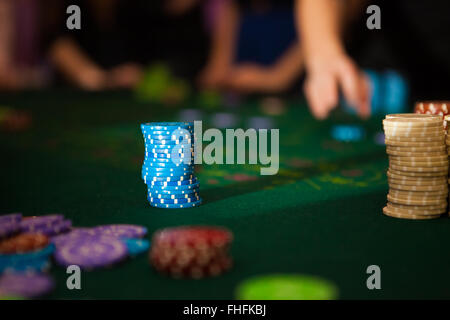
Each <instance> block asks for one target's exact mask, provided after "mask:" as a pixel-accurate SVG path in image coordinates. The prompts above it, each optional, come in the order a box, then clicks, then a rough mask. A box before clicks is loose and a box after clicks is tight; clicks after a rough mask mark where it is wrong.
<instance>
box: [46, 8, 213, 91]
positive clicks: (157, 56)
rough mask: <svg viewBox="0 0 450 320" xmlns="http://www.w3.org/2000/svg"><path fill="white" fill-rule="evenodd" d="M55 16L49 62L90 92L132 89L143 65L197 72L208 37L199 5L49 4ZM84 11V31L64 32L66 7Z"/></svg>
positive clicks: (74, 82)
mask: <svg viewBox="0 0 450 320" xmlns="http://www.w3.org/2000/svg"><path fill="white" fill-rule="evenodd" d="M45 1H46V2H47V4H48V7H49V10H52V11H53V18H52V17H50V18H49V21H53V26H52V27H50V28H49V29H50V30H53V31H52V32H50V34H49V38H48V50H49V57H50V61H51V63H52V64H53V65H54V66H55V67H56V69H57V70H58V71H59V72H60V74H61V75H63V77H64V78H65V79H66V80H68V81H69V82H71V83H73V84H74V85H76V86H78V87H80V88H83V89H86V90H103V89H110V88H132V87H134V86H135V85H136V84H137V83H138V82H139V80H140V78H141V75H142V66H143V65H145V64H148V63H149V62H151V61H160V60H164V61H168V62H169V64H171V66H174V67H175V69H177V68H178V69H179V71H180V73H181V74H182V75H186V74H190V73H192V72H194V71H193V69H194V70H196V69H199V68H200V67H199V66H200V64H201V62H202V61H203V59H204V57H202V52H205V51H206V47H207V43H206V34H205V35H204V30H203V26H202V12H201V8H200V6H199V4H200V1H198V0H166V1H162V0H157V1H154V0H152V1H144V0H135V1H125V0H81V1H77V2H73V1H61V0H45ZM71 4H77V5H79V6H80V9H81V30H68V29H67V28H66V19H67V17H68V16H69V15H68V14H66V8H67V7H68V6H69V5H71Z"/></svg>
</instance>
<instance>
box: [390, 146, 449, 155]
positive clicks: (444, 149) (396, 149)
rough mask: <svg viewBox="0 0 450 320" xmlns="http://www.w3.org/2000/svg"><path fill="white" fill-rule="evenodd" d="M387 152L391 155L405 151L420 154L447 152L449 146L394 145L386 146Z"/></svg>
mask: <svg viewBox="0 0 450 320" xmlns="http://www.w3.org/2000/svg"><path fill="white" fill-rule="evenodd" d="M386 153H387V154H388V155H390V154H391V153H404V154H406V155H408V154H418V153H440V154H446V153H447V147H446V146H444V145H442V146H440V147H394V146H386Z"/></svg>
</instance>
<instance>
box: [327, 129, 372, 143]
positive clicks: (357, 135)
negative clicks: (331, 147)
mask: <svg viewBox="0 0 450 320" xmlns="http://www.w3.org/2000/svg"><path fill="white" fill-rule="evenodd" d="M331 135H332V137H333V138H334V139H335V140H338V141H359V140H362V139H363V138H364V135H365V130H364V129H363V128H362V127H361V126H356V125H336V126H333V128H332V130H331Z"/></svg>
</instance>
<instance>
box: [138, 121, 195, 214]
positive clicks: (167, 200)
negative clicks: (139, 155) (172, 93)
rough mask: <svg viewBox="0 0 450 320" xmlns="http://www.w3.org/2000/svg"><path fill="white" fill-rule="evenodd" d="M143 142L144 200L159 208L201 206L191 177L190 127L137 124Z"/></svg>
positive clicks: (173, 124) (192, 158)
mask: <svg viewBox="0 0 450 320" xmlns="http://www.w3.org/2000/svg"><path fill="white" fill-rule="evenodd" d="M141 130H142V134H143V136H144V141H145V159H144V163H143V165H142V179H143V180H144V182H145V183H146V184H147V187H148V201H149V202H150V205H151V206H154V207H159V208H171V209H179V208H191V207H195V206H198V205H200V204H201V202H202V199H201V198H200V196H199V186H200V184H199V182H198V180H197V178H196V177H195V176H194V124H193V123H192V122H159V123H158V122H153V123H145V124H142V125H141Z"/></svg>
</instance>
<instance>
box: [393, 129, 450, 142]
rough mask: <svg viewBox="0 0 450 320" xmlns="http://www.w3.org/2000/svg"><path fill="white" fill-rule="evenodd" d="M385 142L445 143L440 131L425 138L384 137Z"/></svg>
mask: <svg viewBox="0 0 450 320" xmlns="http://www.w3.org/2000/svg"><path fill="white" fill-rule="evenodd" d="M385 139H386V140H389V141H394V142H395V141H401V142H444V141H445V133H444V132H443V131H442V133H440V131H436V132H435V133H433V134H430V135H426V136H418V137H415V136H399V135H397V136H386V138H385Z"/></svg>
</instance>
